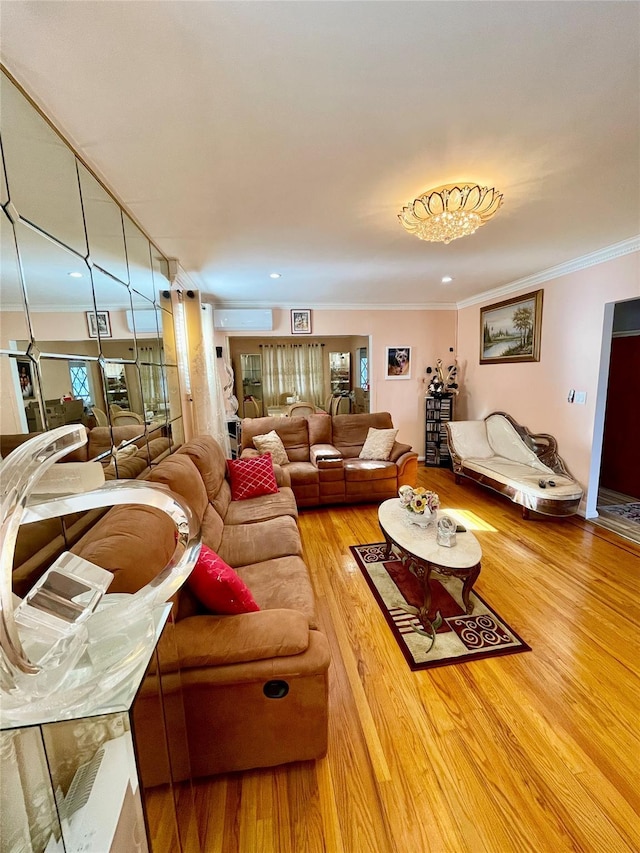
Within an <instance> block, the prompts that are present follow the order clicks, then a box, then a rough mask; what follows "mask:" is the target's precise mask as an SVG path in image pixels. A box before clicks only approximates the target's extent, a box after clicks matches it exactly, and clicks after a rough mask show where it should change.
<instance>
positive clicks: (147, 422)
mask: <svg viewBox="0 0 640 853" xmlns="http://www.w3.org/2000/svg"><path fill="white" fill-rule="evenodd" d="M0 76H1V81H0V85H1V91H0V100H1V102H2V113H1V118H0V139H1V142H2V169H1V171H0V175H1V179H0V201H1V204H2V210H1V212H0V253H1V255H0V285H1V288H2V291H1V292H2V303H1V306H0V308H1V310H0V387H1V389H2V405H1V406H0V412H1V414H0V418H1V423H0V434H1V435H2V437H3V450H4V452H7V442H6V441H5V438H7V437H12V436H13V437H15V438H16V439H17V438H18V437H19V436H20V434H22V435H24V434H28V433H31V432H39V431H41V430H47V429H53V428H55V427H57V426H60V425H62V424H68V423H82V424H84V425H85V426H86V427H87V429H88V430H89V431H90V430H92V429H95V428H96V427H108V428H109V431H110V432H109V433H107V436H109V435H110V440H108V441H107V443H106V444H105V442H104V441H101V443H100V448H101V455H102V457H104V456H105V455H106V457H107V458H108V457H109V455H113V456H114V458H113V462H114V464H116V462H117V459H116V457H115V454H114V453H113V451H114V449H115V447H117V446H120V445H123V446H126V445H127V444H133V443H135V444H137V445H138V447H145V446H146V447H147V448H148V450H149V452H148V456H149V459H150V460H151V461H152V462H153V459H154V458H155V457H154V453H155V450H157V449H158V447H159V445H156V446H154V453H152V451H151V444H152V443H153V442H154V441H156V439H163V441H162V448H163V449H164V452H167V451H168V450H170V449H171V448H172V447H174V446H175V445H177V444H179V443H180V442H181V441H182V440H183V439H182V410H181V397H180V387H179V381H178V369H177V359H176V349H175V340H174V332H173V316H172V303H171V298H170V281H169V264H168V261H167V259H166V258H165V257H164V256H163V255H162V253H161V252H160V251H159V250H158V249H157V247H156V246H154V245H153V243H151V241H150V240H149V239H148V237H147V236H146V235H145V234H144V232H143V231H142V230H141V229H140V228H139V226H138V225H137V224H136V223H135V222H134V221H133V220H132V218H131V216H130V215H129V214H128V213H127V212H126V211H124V210H123V209H122V207H121V205H119V204H118V202H117V201H116V200H115V199H114V198H113V196H112V195H111V194H110V193H109V192H108V191H107V189H106V188H105V187H104V186H103V185H102V184H101V182H100V181H99V180H98V179H97V178H96V177H95V176H94V175H93V174H92V173H91V171H90V170H89V169H88V168H87V167H86V165H85V164H83V163H82V162H81V161H80V159H79V158H78V157H77V156H76V154H75V152H74V151H73V150H72V148H71V147H70V146H69V145H68V144H67V143H66V141H65V140H64V139H63V138H62V137H61V136H60V134H58V132H57V131H56V130H55V129H54V127H53V126H52V125H51V124H50V123H49V121H48V120H47V118H45V117H44V116H43V115H42V114H41V113H40V112H39V110H38V109H37V108H36V107H35V106H34V105H33V104H32V102H31V101H30V100H29V99H28V98H27V97H26V96H25V95H24V93H23V92H22V91H21V90H20V88H19V87H18V86H17V85H16V84H15V83H14V82H13V81H12V79H11V78H10V77H9V76H8V75H6V74H5V73H4V71H2V72H1V75H0ZM120 427H127V428H128V429H127V430H125V431H122V430H120V429H119V428H120Z"/></svg>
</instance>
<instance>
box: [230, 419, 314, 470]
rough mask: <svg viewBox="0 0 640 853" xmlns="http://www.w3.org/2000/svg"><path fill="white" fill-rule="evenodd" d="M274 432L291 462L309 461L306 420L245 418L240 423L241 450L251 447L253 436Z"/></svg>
mask: <svg viewBox="0 0 640 853" xmlns="http://www.w3.org/2000/svg"><path fill="white" fill-rule="evenodd" d="M271 430H275V431H276V432H277V433H278V435H279V436H280V439H281V441H282V443H283V444H284V448H285V450H286V451H287V456H288V457H289V459H290V460H291V461H292V462H308V461H309V429H308V426H307V419H306V418H245V419H244V420H243V421H242V449H243V450H244V449H245V448H247V447H253V446H254V444H253V437H254V436H255V435H265V434H266V433H268V432H271Z"/></svg>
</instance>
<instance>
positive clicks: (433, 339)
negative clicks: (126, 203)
mask: <svg viewBox="0 0 640 853" xmlns="http://www.w3.org/2000/svg"><path fill="white" fill-rule="evenodd" d="M273 320H274V329H273V331H271V332H262V333H261V334H260V338H259V339H258V338H257V336H256V333H255V332H252V333H246V334H244V335H243V334H242V333H241V332H230V333H229V337H230V338H240V337H247V338H251V339H252V340H254V341H255V340H264V339H267V338H268V339H271V338H274V337H276V338H277V337H280V338H282V337H284V336H286V337H288V336H289V333H290V326H289V323H290V315H289V311H288V310H281V309H274V311H273ZM311 322H312V330H313V335H312V337H313V338H314V339H318V338H320V339H322V340H328V339H331V338H335V337H336V336H343V335H347V336H354V337H355V336H358V337H363V338H365V339H368V336H369V335H370V336H371V352H370V354H369V358H370V361H369V364H370V386H371V411H377V412H390V413H391V415H392V417H393V422H394V425H395V426H397V427H398V428H399V430H400V432H399V435H398V438H399V440H401V441H404V442H407V443H408V444H411V445H412V446H413V448H414V449H415V450H416V451H417V452H418V453H419V454H420V456H423V455H424V405H425V404H424V392H425V388H424V385H423V382H422V378H423V376H424V375H425V368H426V367H427V365H430V364H433V363H434V362H435V360H436V358H443V359H446V358H447V357H448V356H449V347H455V336H456V312H455V311H428V310H422V311H416V310H410V311H369V310H362V311H359V310H342V311H338V310H321V309H315V310H313V311H312V312H311ZM302 337H303V336H294V338H295V339H298V338H300V339H302ZM305 337H307V336H305ZM403 346H407V347H411V361H412V366H411V378H410V379H405V380H386V379H385V373H386V371H385V367H386V365H385V358H386V347H403ZM349 349H350V347H349ZM234 351H237V352H240V351H241V350H240V349H237V348H236V342H234Z"/></svg>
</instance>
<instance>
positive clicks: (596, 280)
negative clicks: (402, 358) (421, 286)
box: [456, 252, 640, 488]
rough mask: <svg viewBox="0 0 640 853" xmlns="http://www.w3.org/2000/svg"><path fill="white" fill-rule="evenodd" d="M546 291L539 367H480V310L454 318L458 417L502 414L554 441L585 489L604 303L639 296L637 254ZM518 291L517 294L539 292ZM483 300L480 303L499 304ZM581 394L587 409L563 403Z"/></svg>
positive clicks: (639, 255) (472, 308)
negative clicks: (459, 380) (459, 382)
mask: <svg viewBox="0 0 640 853" xmlns="http://www.w3.org/2000/svg"><path fill="white" fill-rule="evenodd" d="M540 287H541V288H542V289H544V304H543V309H542V340H541V349H540V361H539V362H531V363H525V364H500V365H498V364H482V365H481V364H479V347H480V307H481V306H480V304H478V305H472V306H470V307H468V308H462V309H460V310H459V312H458V360H459V363H460V366H461V376H462V383H463V387H462V390H461V393H460V397H459V405H458V409H457V412H456V418H457V419H459V420H464V419H465V418H469V419H473V418H482V417H484V416H485V415H487V414H489V413H490V412H492V411H496V410H502V411H506V412H508V413H509V414H510V415H512V416H513V417H514V418H515V419H516V420H517V421H518V422H519V423H522V424H525V425H526V426H527V427H529V429H531V430H532V431H533V432H548V433H551V434H552V435H554V436H555V437H556V438H557V440H558V449H559V451H560V455H561V456H562V457H563V458H564V460H565V461H566V463H567V465H568V467H569V469H570V470H571V472H572V473H573V475H574V476H575V477H576V478H577V479H578V480H579V481H580V482H581V483H582V485H583V486H584V487H585V488H586V486H587V483H588V481H589V468H590V461H591V447H592V441H593V438H594V420H595V413H596V409H595V404H596V392H597V389H598V374H599V369H600V355H601V349H602V335H603V320H604V309H605V305H606V304H607V303H609V302H617V301H621V300H624V299H633V298H637V297H638V296H639V295H640V253H638V252H635V253H632V254H629V255H625V256H623V257H620V258H616V259H614V260H611V261H606V262H604V263H601V264H597V265H595V266H592V267H589V268H587V269H583V270H580V271H578V272H574V273H570V274H568V275H564V276H561V277H559V278H556V279H552V280H550V281H547V282H545V283H544V284H542V285H540ZM537 289H538V288H537V287H528V288H525V289H523V291H522V292H523V293H527V292H530V291H532V290H537ZM512 295H514V296H515V295H517V294H516V293H514V294H509V297H501V298H498V299H487V300H486V301H484V302H483V303H482V305H487V304H491V303H492V302H498V301H501V299H502V298H510V297H511V296H512ZM570 388H573V389H575V390H576V391H586V392H587V400H586V405H578V404H576V403H573V404H569V403H568V402H567V395H568V392H569V389H570Z"/></svg>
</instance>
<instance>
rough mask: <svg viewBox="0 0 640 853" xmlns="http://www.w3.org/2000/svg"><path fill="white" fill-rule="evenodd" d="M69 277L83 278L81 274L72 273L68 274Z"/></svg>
mask: <svg viewBox="0 0 640 853" xmlns="http://www.w3.org/2000/svg"><path fill="white" fill-rule="evenodd" d="M68 275H70V276H71V278H82V273H81V272H70V273H68Z"/></svg>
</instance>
